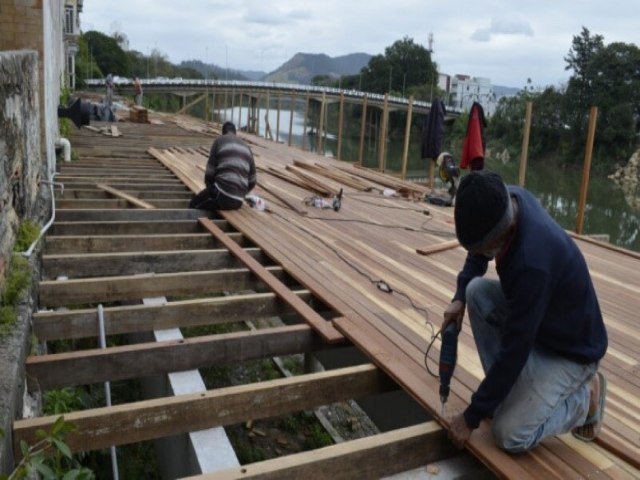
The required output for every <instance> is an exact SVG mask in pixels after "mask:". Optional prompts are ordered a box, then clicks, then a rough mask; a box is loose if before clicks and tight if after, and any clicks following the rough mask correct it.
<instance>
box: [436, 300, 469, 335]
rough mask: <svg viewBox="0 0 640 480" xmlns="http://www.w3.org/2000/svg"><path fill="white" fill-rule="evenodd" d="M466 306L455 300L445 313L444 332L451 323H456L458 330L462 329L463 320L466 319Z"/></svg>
mask: <svg viewBox="0 0 640 480" xmlns="http://www.w3.org/2000/svg"><path fill="white" fill-rule="evenodd" d="M464 310H465V305H464V303H462V301H461V300H454V301H453V302H451V304H450V305H449V306H448V307H447V308H446V309H445V311H444V321H443V322H442V327H441V329H442V331H444V329H445V328H446V327H447V325H449V324H450V323H451V322H456V325H457V327H458V330H460V329H461V328H462V319H463V318H464Z"/></svg>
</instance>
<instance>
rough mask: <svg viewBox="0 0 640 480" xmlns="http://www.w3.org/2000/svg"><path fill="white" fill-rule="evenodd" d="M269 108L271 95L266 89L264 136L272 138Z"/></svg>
mask: <svg viewBox="0 0 640 480" xmlns="http://www.w3.org/2000/svg"><path fill="white" fill-rule="evenodd" d="M270 108H271V97H270V95H269V90H267V104H266V106H265V110H264V138H269V139H271V140H273V134H272V133H271V125H269V109H270Z"/></svg>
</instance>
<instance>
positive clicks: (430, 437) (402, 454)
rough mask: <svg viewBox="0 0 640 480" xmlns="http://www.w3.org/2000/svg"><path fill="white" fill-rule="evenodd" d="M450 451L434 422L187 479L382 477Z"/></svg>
mask: <svg viewBox="0 0 640 480" xmlns="http://www.w3.org/2000/svg"><path fill="white" fill-rule="evenodd" d="M453 453H454V452H453V451H452V449H451V446H450V443H449V442H447V439H446V434H445V432H444V430H442V429H441V428H440V427H439V426H438V424H437V423H435V422H427V423H422V424H420V425H415V426H411V427H406V428H401V429H398V430H392V431H389V432H385V433H381V434H378V435H372V436H370V437H367V438H360V439H357V440H351V441H348V442H343V443H340V444H338V445H331V446H328V447H324V448H319V449H315V450H311V451H308V452H301V453H297V454H293V455H286V456H283V457H279V458H275V459H272V460H266V461H262V462H255V463H251V464H248V465H243V466H241V467H238V468H231V469H228V470H222V471H219V472H212V473H207V474H203V475H195V476H193V477H189V478H190V479H193V480H196V479H198V480H232V479H237V478H243V479H258V478H259V479H263V480H268V479H273V480H278V479H282V478H313V479H315V480H352V479H354V478H382V477H386V476H388V475H392V474H394V473H400V472H403V471H407V470H411V469H414V468H419V467H424V466H426V465H427V464H429V463H431V462H436V461H438V460H443V459H445V458H447V457H449V456H451V455H452V454H453Z"/></svg>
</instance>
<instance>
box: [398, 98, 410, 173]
mask: <svg viewBox="0 0 640 480" xmlns="http://www.w3.org/2000/svg"><path fill="white" fill-rule="evenodd" d="M412 114H413V95H411V96H410V97H409V106H408V107H407V124H406V125H405V127H404V147H403V149H402V168H401V173H400V175H401V178H402V180H405V179H406V178H407V163H408V162H409V141H410V140H411V115H412Z"/></svg>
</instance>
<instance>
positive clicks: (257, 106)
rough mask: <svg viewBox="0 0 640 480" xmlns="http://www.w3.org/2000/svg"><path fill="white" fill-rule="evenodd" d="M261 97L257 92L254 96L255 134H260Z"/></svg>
mask: <svg viewBox="0 0 640 480" xmlns="http://www.w3.org/2000/svg"><path fill="white" fill-rule="evenodd" d="M261 99H262V95H261V94H258V97H257V98H256V134H257V135H258V136H260V100H261Z"/></svg>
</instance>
